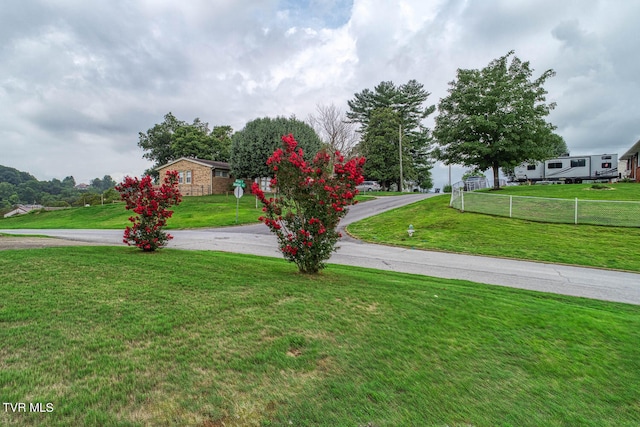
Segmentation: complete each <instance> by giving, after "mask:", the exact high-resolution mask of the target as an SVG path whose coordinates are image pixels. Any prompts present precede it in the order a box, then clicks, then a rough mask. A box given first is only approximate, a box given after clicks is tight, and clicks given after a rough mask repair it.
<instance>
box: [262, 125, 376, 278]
mask: <svg viewBox="0 0 640 427" xmlns="http://www.w3.org/2000/svg"><path fill="white" fill-rule="evenodd" d="M282 141H283V143H284V149H282V148H279V149H277V150H276V151H275V152H274V153H273V155H271V157H269V160H267V165H269V166H270V167H271V169H272V170H273V172H274V178H273V179H272V180H271V186H272V187H275V188H276V189H277V193H276V197H275V198H274V197H271V198H268V199H267V197H266V196H265V195H264V193H263V192H262V190H261V189H260V186H259V185H258V184H257V183H254V184H253V186H252V188H251V190H252V192H253V194H255V195H256V196H257V197H258V199H260V201H261V202H262V204H263V205H264V207H263V208H262V211H263V212H265V215H264V216H261V217H260V218H259V220H260V221H262V222H264V223H265V224H266V225H267V226H268V227H269V228H270V229H271V231H272V232H274V233H275V234H276V236H277V237H278V243H279V246H280V251H281V252H282V254H283V255H284V257H285V258H286V259H287V260H289V261H291V262H294V263H295V264H296V265H297V266H298V269H299V270H300V271H301V272H303V273H317V272H318V271H319V270H320V269H322V268H324V266H325V265H324V261H325V260H327V259H329V257H331V253H332V252H333V251H335V250H336V247H335V245H336V242H337V241H338V239H339V238H340V237H341V235H340V233H339V232H338V231H337V230H336V228H337V226H338V222H340V218H342V217H344V216H345V215H346V213H347V207H348V206H349V205H352V204H355V203H356V201H355V200H354V197H355V196H356V194H358V190H357V189H356V185H358V184H361V183H362V182H363V181H364V178H363V176H362V166H363V165H364V162H365V159H364V158H356V159H351V160H349V161H347V162H346V163H345V159H344V157H343V156H342V155H340V153H338V152H336V156H335V159H334V161H335V163H334V167H333V173H332V172H331V171H330V166H329V165H330V160H331V159H330V156H329V154H327V153H326V152H322V151H321V152H319V153H318V154H317V155H316V156H315V158H314V159H313V161H312V162H306V161H305V160H304V159H303V154H304V153H303V152H302V149H300V148H298V143H297V141H296V140H295V138H294V137H293V135H291V134H290V135H287V136H283V137H282Z"/></svg>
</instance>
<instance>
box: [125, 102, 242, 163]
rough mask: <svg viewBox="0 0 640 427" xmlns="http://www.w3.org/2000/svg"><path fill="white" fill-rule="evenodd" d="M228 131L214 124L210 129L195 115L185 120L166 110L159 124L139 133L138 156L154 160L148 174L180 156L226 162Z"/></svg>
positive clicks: (230, 131)
mask: <svg viewBox="0 0 640 427" xmlns="http://www.w3.org/2000/svg"><path fill="white" fill-rule="evenodd" d="M231 133H232V129H231V127H229V126H216V127H214V128H213V131H211V130H210V129H209V124H208V123H205V122H202V121H201V120H200V119H199V118H196V119H194V121H193V123H187V122H185V121H182V120H178V119H177V118H176V117H175V116H174V115H173V114H171V113H168V114H166V115H165V116H164V121H163V122H162V123H159V124H156V125H154V126H153V127H152V128H151V129H149V130H147V132H146V133H144V132H140V134H139V141H138V146H139V147H141V148H142V149H143V150H144V151H145V153H144V154H143V155H142V156H143V157H144V158H146V159H149V160H151V161H153V162H154V166H153V168H152V169H151V170H149V171H147V172H149V173H152V172H153V169H155V168H156V167H158V166H161V165H164V164H166V163H168V162H170V161H172V160H176V159H179V158H180V157H197V158H200V159H207V160H218V161H228V160H229V146H230V140H231ZM155 175H157V173H156V174H155Z"/></svg>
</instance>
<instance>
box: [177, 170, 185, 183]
mask: <svg viewBox="0 0 640 427" xmlns="http://www.w3.org/2000/svg"><path fill="white" fill-rule="evenodd" d="M178 184H184V172H178Z"/></svg>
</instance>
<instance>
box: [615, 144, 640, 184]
mask: <svg viewBox="0 0 640 427" xmlns="http://www.w3.org/2000/svg"><path fill="white" fill-rule="evenodd" d="M639 157H640V141H638V142H636V143H635V144H634V145H633V147H631V149H629V151H627V152H626V153H624V154H623V155H622V156H620V160H626V161H627V168H626V173H627V175H628V177H629V178H631V179H633V180H634V181H635V182H640V161H639V160H640V159H639Z"/></svg>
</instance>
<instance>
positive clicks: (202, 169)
mask: <svg viewBox="0 0 640 427" xmlns="http://www.w3.org/2000/svg"><path fill="white" fill-rule="evenodd" d="M156 170H157V171H158V172H159V173H160V178H161V179H162V177H164V175H165V174H166V172H167V171H170V170H176V171H178V174H179V175H178V176H179V180H178V186H179V187H180V192H181V193H182V195H183V196H204V195H208V194H225V193H226V192H229V191H233V187H232V185H231V184H233V181H234V179H233V178H232V177H231V167H230V166H229V163H226V162H217V161H213V160H204V159H197V158H190V157H180V158H179V159H177V160H174V161H172V162H169V163H167V164H166V165H163V166H160V167H158V168H156Z"/></svg>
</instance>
